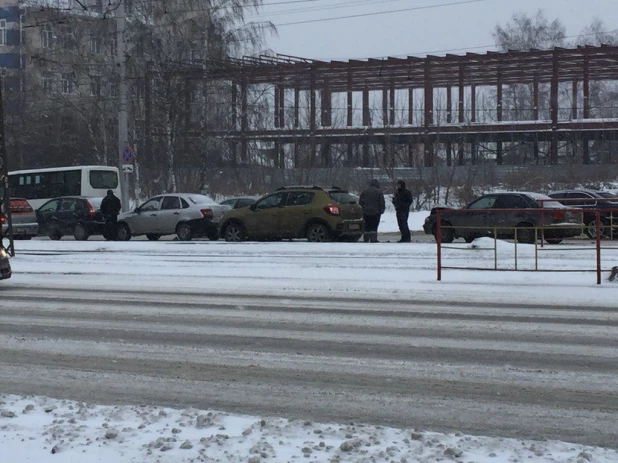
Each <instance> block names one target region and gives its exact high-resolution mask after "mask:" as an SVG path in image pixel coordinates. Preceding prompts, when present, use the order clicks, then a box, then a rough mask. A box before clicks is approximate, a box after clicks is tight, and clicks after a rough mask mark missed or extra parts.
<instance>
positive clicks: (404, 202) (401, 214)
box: [393, 180, 412, 243]
mask: <svg viewBox="0 0 618 463" xmlns="http://www.w3.org/2000/svg"><path fill="white" fill-rule="evenodd" d="M393 205H394V206H395V211H396V212H397V225H399V231H400V232H401V239H400V240H399V242H400V243H409V242H410V228H409V227H408V217H409V215H410V206H411V205H412V193H410V191H408V190H407V189H406V182H404V181H403V180H399V181H398V182H397V191H396V192H395V194H394V195H393Z"/></svg>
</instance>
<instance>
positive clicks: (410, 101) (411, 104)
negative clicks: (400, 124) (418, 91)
mask: <svg viewBox="0 0 618 463" xmlns="http://www.w3.org/2000/svg"><path fill="white" fill-rule="evenodd" d="M408 125H414V89H413V88H409V89H408Z"/></svg>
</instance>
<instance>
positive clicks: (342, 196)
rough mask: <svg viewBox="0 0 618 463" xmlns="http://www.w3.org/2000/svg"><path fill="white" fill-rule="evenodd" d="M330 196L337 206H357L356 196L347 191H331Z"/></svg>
mask: <svg viewBox="0 0 618 463" xmlns="http://www.w3.org/2000/svg"><path fill="white" fill-rule="evenodd" d="M328 196H330V199H332V200H333V201H335V202H336V203H337V204H356V202H357V201H356V196H354V195H351V194H350V193H348V192H347V191H329V192H328Z"/></svg>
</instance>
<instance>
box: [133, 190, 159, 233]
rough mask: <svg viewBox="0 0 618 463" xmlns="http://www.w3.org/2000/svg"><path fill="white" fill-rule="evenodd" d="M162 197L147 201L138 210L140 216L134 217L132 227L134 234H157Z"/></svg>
mask: <svg viewBox="0 0 618 463" xmlns="http://www.w3.org/2000/svg"><path fill="white" fill-rule="evenodd" d="M161 199H162V197H161V196H157V197H156V198H152V199H150V200H148V201H146V202H145V203H144V204H143V205H142V206H140V207H139V208H138V214H136V215H135V216H133V217H132V220H131V223H130V227H131V231H132V232H133V234H136V235H137V234H141V235H143V234H146V233H153V234H156V233H157V231H156V227H157V218H158V216H159V209H160V206H161Z"/></svg>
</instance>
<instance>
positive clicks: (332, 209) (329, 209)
mask: <svg viewBox="0 0 618 463" xmlns="http://www.w3.org/2000/svg"><path fill="white" fill-rule="evenodd" d="M324 210H325V211H326V213H327V214H330V215H340V214H341V211H340V210H339V207H337V206H326V207H325V208H324Z"/></svg>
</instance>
